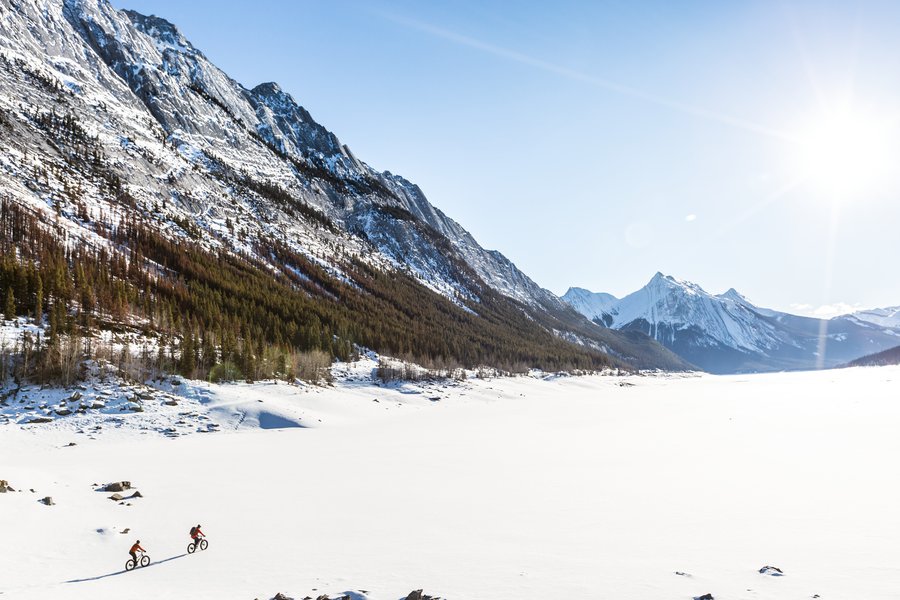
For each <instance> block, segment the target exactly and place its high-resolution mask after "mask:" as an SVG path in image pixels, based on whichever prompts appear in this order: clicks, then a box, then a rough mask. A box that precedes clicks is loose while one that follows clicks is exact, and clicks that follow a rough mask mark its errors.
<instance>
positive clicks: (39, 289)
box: [34, 273, 44, 325]
mask: <svg viewBox="0 0 900 600" xmlns="http://www.w3.org/2000/svg"><path fill="white" fill-rule="evenodd" d="M35 288H36V292H35V299H34V322H35V323H37V324H38V325H40V324H41V321H42V320H43V317H44V282H43V280H42V279H41V274H40V273H38V274H37V281H36V282H35Z"/></svg>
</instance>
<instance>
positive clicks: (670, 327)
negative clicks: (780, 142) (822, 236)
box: [563, 273, 900, 372]
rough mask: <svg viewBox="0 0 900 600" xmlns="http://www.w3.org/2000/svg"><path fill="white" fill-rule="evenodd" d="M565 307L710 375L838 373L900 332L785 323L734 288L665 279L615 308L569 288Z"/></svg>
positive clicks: (850, 319)
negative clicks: (653, 343)
mask: <svg viewBox="0 0 900 600" xmlns="http://www.w3.org/2000/svg"><path fill="white" fill-rule="evenodd" d="M563 300H565V301H566V302H568V303H569V304H570V305H571V306H572V307H573V308H575V309H576V310H578V311H579V312H581V313H582V314H583V315H585V316H586V317H587V318H589V319H591V320H593V321H595V322H596V323H598V324H603V325H606V326H607V327H610V328H613V329H618V330H625V331H634V330H636V331H642V332H644V333H646V334H647V335H649V336H650V337H652V338H654V339H655V340H657V341H659V342H660V343H662V344H663V345H664V346H666V347H667V348H669V349H671V350H673V351H674V352H675V353H676V354H678V355H679V356H681V357H682V358H684V359H685V360H687V361H689V362H691V363H693V364H695V365H697V366H699V367H701V368H703V369H705V370H708V371H711V372H735V371H761V370H780V369H803V368H817V367H822V366H835V365H838V364H843V363H845V362H847V361H848V360H852V359H854V358H856V357H859V356H862V355H864V354H869V353H872V352H877V351H880V350H883V349H885V348H889V347H891V346H894V345H896V344H897V342H898V339H900V337H898V336H900V328H891V327H889V326H885V325H884V324H879V323H873V322H868V321H865V320H862V319H861V318H859V317H857V316H855V315H854V316H843V317H836V318H834V319H830V320H821V319H812V318H808V317H800V316H796V315H790V314H787V313H782V312H778V311H774V310H770V309H766V308H760V307H758V306H755V305H754V304H753V303H751V302H750V301H749V300H748V299H747V298H746V297H744V296H743V295H741V294H740V293H739V292H737V291H736V290H735V289H733V288H732V289H730V290H728V291H727V292H725V293H723V294H718V295H714V294H710V293H709V292H707V291H705V290H704V289H703V288H701V287H700V286H699V285H697V284H695V283H691V282H689V281H683V280H679V279H676V278H674V277H671V276H667V275H663V274H662V273H657V274H656V275H654V276H653V278H652V279H651V280H650V282H649V283H648V284H647V285H646V286H644V287H643V288H641V289H639V290H638V291H636V292H634V293H631V294H629V295H627V296H625V297H624V298H621V299H619V300H615V299H614V298H613V297H612V296H610V295H609V294H603V293H599V294H593V293H591V292H588V291H587V290H584V289H581V288H571V289H570V290H569V291H568V292H566V294H565V295H564V296H563Z"/></svg>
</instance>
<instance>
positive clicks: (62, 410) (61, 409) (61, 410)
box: [54, 406, 72, 417]
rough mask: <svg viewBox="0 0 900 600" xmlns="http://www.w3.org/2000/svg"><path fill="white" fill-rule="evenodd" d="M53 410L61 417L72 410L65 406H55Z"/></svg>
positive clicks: (69, 413)
mask: <svg viewBox="0 0 900 600" xmlns="http://www.w3.org/2000/svg"><path fill="white" fill-rule="evenodd" d="M54 410H55V412H56V414H58V415H59V416H61V417H65V416H66V415H71V414H72V411H71V410H70V409H69V408H68V407H66V406H57V407H56V408H55V409H54Z"/></svg>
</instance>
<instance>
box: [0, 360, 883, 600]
mask: <svg viewBox="0 0 900 600" xmlns="http://www.w3.org/2000/svg"><path fill="white" fill-rule="evenodd" d="M341 368H344V369H345V370H346V371H347V372H346V373H339V375H340V376H339V377H338V382H337V384H336V385H335V386H334V387H328V388H313V387H309V388H300V387H295V386H286V385H283V384H278V385H275V384H255V385H246V384H238V385H230V386H228V385H226V386H208V385H206V384H199V383H195V384H191V383H183V384H182V385H181V386H176V387H183V388H184V389H183V390H182V391H180V392H179V391H177V390H173V391H167V392H166V393H167V394H168V393H171V394H173V395H177V396H179V397H180V398H182V400H180V402H181V403H182V404H190V406H191V407H192V408H191V411H193V413H194V414H196V415H201V414H202V415H203V416H206V417H207V418H208V419H209V420H210V422H214V423H217V424H218V425H219V426H218V427H216V428H214V429H217V431H212V432H209V433H203V434H199V433H191V434H190V435H178V436H166V435H162V433H165V432H164V429H165V427H161V425H164V423H163V421H164V420H165V419H164V418H163V417H160V416H159V415H163V416H165V415H166V414H167V413H165V411H163V410H162V409H160V411H157V412H155V413H151V411H145V412H143V413H140V412H130V411H125V412H123V413H121V415H109V414H104V413H103V412H102V411H100V412H85V413H80V414H79V413H73V414H71V415H68V416H64V417H60V418H57V419H56V420H55V421H54V422H52V423H46V424H40V425H18V424H16V423H15V422H14V421H11V422H10V423H8V424H6V425H2V426H0V479H6V480H8V481H9V483H10V485H12V486H13V487H14V488H16V489H17V490H24V491H22V492H11V493H6V494H0V539H2V543H0V565H2V566H3V568H2V575H0V594H2V596H3V597H4V598H7V597H8V598H34V599H45V598H54V599H66V598H155V599H156V598H158V599H167V598H170V599H182V598H195V599H196V598H210V599H213V598H215V599H217V600H218V599H222V598H235V599H246V600H251V599H253V598H260V599H262V598H271V597H272V596H273V595H274V594H275V592H278V591H280V592H283V593H285V594H287V595H289V596H293V597H296V598H303V597H304V596H307V595H310V596H312V597H313V598H315V597H316V596H318V595H319V594H323V593H328V594H330V595H331V596H332V597H335V596H339V595H340V594H341V593H342V592H350V591H352V592H354V594H353V596H352V597H353V598H354V600H358V599H360V598H369V599H374V600H396V599H397V598H402V597H405V596H406V594H407V593H408V592H409V591H410V590H412V589H417V588H424V589H425V592H426V593H429V594H433V595H439V596H442V597H444V598H448V599H451V600H462V599H466V600H469V599H483V600H494V599H504V600H510V599H536V600H537V599H540V600H546V599H549V598H573V599H574V598H579V599H581V598H600V599H607V598H608V599H616V600H638V599H639V600H655V599H659V600H663V599H666V600H671V599H678V598H683V599H685V600H689V599H691V598H693V597H699V596H702V595H703V594H707V593H710V594H712V595H713V596H714V597H715V598H716V600H722V599H724V600H737V599H742V600H766V599H802V598H814V597H817V596H816V595H818V597H820V598H822V599H824V600H833V599H865V600H878V599H888V598H891V599H894V598H897V590H898V589H900V508H898V507H900V477H898V476H900V466H898V462H897V457H898V456H900V436H898V435H897V431H898V429H900V402H898V393H897V392H898V389H900V386H898V381H900V368H894V367H884V368H868V369H847V370H840V371H825V372H810V373H792V374H770V375H755V376H728V377H714V376H696V377H693V376H692V377H665V376H656V377H599V376H591V377H571V378H566V377H559V378H554V377H551V378H533V377H531V378H526V377H522V378H511V379H493V380H476V379H469V380H467V381H465V382H459V383H454V384H446V385H441V384H423V385H410V384H408V385H403V386H395V387H383V386H378V385H375V384H373V383H371V382H369V381H367V380H366V373H365V369H363V368H360V369H356V370H355V371H354V369H352V368H350V367H338V369H341ZM376 400H377V402H376ZM168 408H171V409H172V410H173V412H174V415H175V416H174V417H173V418H176V420H177V417H178V412H179V408H180V407H168ZM180 412H188V411H186V410H181V411H180ZM152 415H156V416H152ZM151 417H152V418H153V419H157V420H159V419H162V421H153V423H155V425H153V426H149V427H143V428H142V426H140V425H138V426H133V425H134V423H140V422H142V420H147V419H151ZM111 418H118V419H119V421H120V422H121V423H122V424H121V425H120V426H119V427H115V426H107V427H102V428H101V430H99V431H96V430H92V429H91V428H90V427H86V425H88V422H95V421H97V422H99V423H101V424H102V423H103V422H104V421H103V420H104V419H107V420H109V419H111ZM181 418H182V419H188V418H190V417H188V415H182V416H181ZM286 425H300V427H296V426H292V427H283V426H286ZM279 426H280V427H279ZM272 427H276V428H272ZM267 428H268V429H267ZM196 429H204V430H205V429H207V427H205V426H204V427H195V428H194V430H196ZM79 430H81V431H82V433H79ZM70 442H75V443H76V445H74V446H69V445H67V444H69V443H70ZM118 480H129V481H131V482H132V483H133V485H134V486H135V488H136V489H138V490H139V491H140V492H141V494H142V495H143V497H142V498H135V499H128V500H125V501H124V504H119V503H116V502H114V501H111V500H109V499H107V497H108V496H109V495H110V493H102V492H98V491H96V486H95V484H105V483H108V482H111V481H118ZM30 489H34V490H35V491H34V492H33V493H32V492H31V491H29V490H30ZM48 495H49V496H52V497H53V500H54V502H55V505H53V506H45V505H43V504H41V503H40V502H39V499H40V498H43V497H44V496H48ZM123 495H125V496H128V495H130V492H125V493H123ZM197 522H200V523H202V525H203V529H204V530H205V531H206V533H207V534H208V536H209V541H210V546H209V549H208V550H206V551H205V552H202V553H199V554H195V555H186V554H185V547H186V545H187V542H188V536H187V531H188V529H189V528H190V526H191V525H192V524H196V523H197ZM126 528H128V533H127V534H123V533H122V532H123V531H124V530H125V529H126ZM138 538H139V539H140V540H141V543H142V545H144V547H145V548H147V550H148V551H149V554H150V556H151V557H152V559H153V562H152V563H151V566H149V567H146V568H144V569H141V570H138V571H136V572H131V573H125V572H122V568H123V565H124V563H125V560H126V559H127V558H128V556H127V554H126V553H127V550H128V547H129V546H130V544H131V543H133V542H134V540H135V539H138ZM766 565H772V566H776V567H778V568H780V569H782V570H783V572H784V576H782V577H773V576H769V575H763V574H760V573H759V572H758V570H759V569H760V568H761V567H763V566H766ZM677 573H683V574H681V575H679V574H677ZM364 590H365V591H364Z"/></svg>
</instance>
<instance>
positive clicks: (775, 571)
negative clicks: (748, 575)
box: [759, 565, 784, 577]
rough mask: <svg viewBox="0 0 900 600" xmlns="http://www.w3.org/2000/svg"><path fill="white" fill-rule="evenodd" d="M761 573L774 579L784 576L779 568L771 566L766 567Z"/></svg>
mask: <svg viewBox="0 0 900 600" xmlns="http://www.w3.org/2000/svg"><path fill="white" fill-rule="evenodd" d="M759 572H760V573H762V574H763V575H771V576H772V577H781V576H782V575H784V571H782V570H781V569H779V568H778V567H772V566H769V565H766V566H765V567H763V568H762V569H760V570H759Z"/></svg>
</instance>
